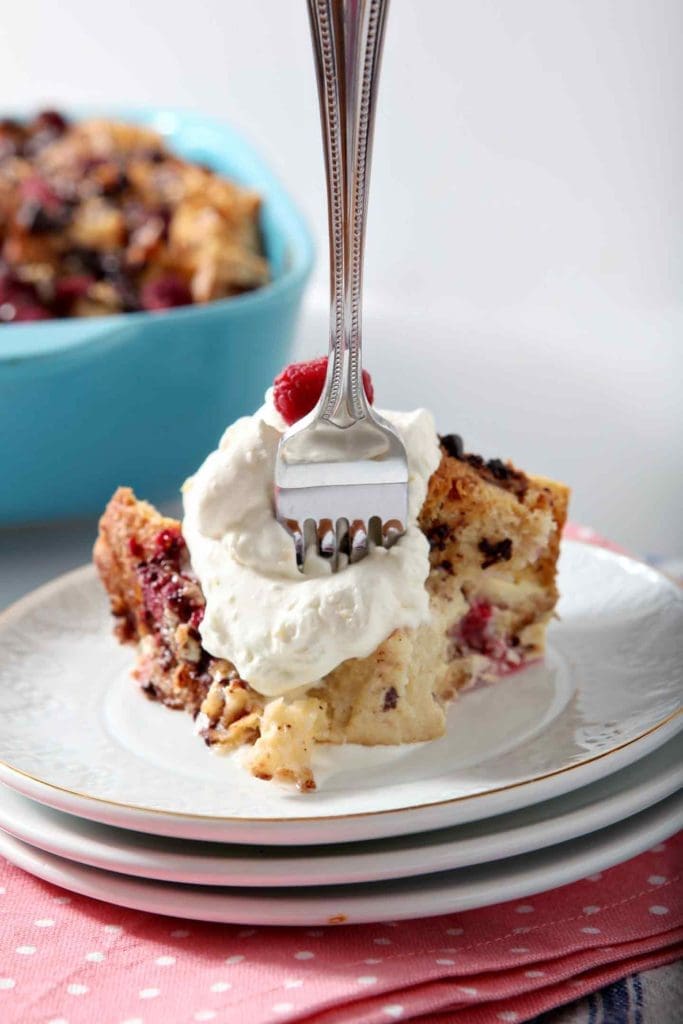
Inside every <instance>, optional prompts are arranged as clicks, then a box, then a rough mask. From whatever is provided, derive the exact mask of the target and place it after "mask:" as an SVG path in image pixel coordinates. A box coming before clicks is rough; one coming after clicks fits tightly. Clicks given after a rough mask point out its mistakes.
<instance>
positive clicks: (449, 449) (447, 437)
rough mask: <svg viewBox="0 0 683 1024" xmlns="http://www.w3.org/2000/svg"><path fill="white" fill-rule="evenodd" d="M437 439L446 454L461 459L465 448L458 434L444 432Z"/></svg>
mask: <svg viewBox="0 0 683 1024" xmlns="http://www.w3.org/2000/svg"><path fill="white" fill-rule="evenodd" d="M439 440H440V442H441V447H442V448H443V450H444V451H445V453H446V455H450V457H451V458H452V459H462V457H463V454H464V451H465V449H464V447H463V443H462V438H461V437H460V434H444V435H443V436H442V437H440V438H439Z"/></svg>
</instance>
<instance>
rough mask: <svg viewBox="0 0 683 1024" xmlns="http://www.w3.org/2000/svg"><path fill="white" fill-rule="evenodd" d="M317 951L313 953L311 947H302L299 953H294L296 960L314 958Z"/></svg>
mask: <svg viewBox="0 0 683 1024" xmlns="http://www.w3.org/2000/svg"><path fill="white" fill-rule="evenodd" d="M314 956H315V953H311V951H310V949H300V950H299V952H298V953H295V954H294V959H295V960H312V959H313V957H314Z"/></svg>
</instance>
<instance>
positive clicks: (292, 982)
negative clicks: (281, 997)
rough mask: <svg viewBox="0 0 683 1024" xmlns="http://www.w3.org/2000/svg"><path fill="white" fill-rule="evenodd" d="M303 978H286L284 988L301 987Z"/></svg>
mask: <svg viewBox="0 0 683 1024" xmlns="http://www.w3.org/2000/svg"><path fill="white" fill-rule="evenodd" d="M302 985H303V980H302V979H301V978H287V979H286V980H285V983H284V986H283V987H284V988H301V986H302Z"/></svg>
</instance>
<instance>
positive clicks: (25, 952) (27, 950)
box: [15, 946, 36, 956]
mask: <svg viewBox="0 0 683 1024" xmlns="http://www.w3.org/2000/svg"><path fill="white" fill-rule="evenodd" d="M35 951H36V947H35V946H17V948H16V951H15V952H17V953H19V954H20V956H33V954H34V953H35Z"/></svg>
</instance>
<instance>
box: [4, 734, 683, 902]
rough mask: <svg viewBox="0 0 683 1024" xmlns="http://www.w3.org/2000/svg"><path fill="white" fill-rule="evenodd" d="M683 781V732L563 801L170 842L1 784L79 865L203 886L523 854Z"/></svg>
mask: <svg viewBox="0 0 683 1024" xmlns="http://www.w3.org/2000/svg"><path fill="white" fill-rule="evenodd" d="M682 787H683V761H682V760H681V756H680V748H679V746H678V741H677V740H676V739H673V740H670V741H669V742H668V743H667V744H665V745H664V746H663V747H661V748H660V749H659V750H656V751H655V752H654V753H652V754H649V755H648V756H647V757H644V758H642V759H641V760H640V761H638V762H637V763H636V764H633V765H631V766H630V767H628V768H624V769H623V770H622V771H620V772H616V773H615V774H613V775H610V776H608V777H607V778H605V779H601V780H600V781H598V782H594V783H593V784H592V785H590V786H583V787H581V788H580V789H577V790H575V791H574V792H572V793H567V794H565V795H564V796H561V797H557V798H556V799H555V800H550V801H546V802H545V803H541V804H536V805H534V806H533V807H527V808H522V809H520V810H519V811H513V812H512V813H510V814H505V815H497V816H496V817H493V818H486V819H485V820H484V821H480V822H474V823H471V824H466V825H456V826H454V827H452V828H450V829H440V830H438V831H435V832H422V833H419V834H417V835H415V836H407V837H402V838H398V839H382V840H374V841H370V842H364V843H352V844H347V845H326V846H313V847H311V846H309V847H296V848H293V847H274V846H271V847H267V848H264V847H259V846H242V845H241V846H236V845H232V846H230V845H227V844H219V843H196V842H192V841H190V840H182V839H164V838H161V837H158V836H150V835H145V834H144V833H142V832H130V831H126V830H125V829H118V828H112V827H111V826H108V825H100V824H98V823H96V822H91V821H87V820H85V819H84V818H76V817H74V816H72V815H70V814H64V813H62V812H61V811H55V810H53V809H52V808H49V807H44V806H43V805H42V804H39V803H36V802H35V801H33V800H29V799H27V798H26V797H23V796H20V795H19V794H18V793H14V792H13V791H12V790H10V789H7V788H6V787H5V786H0V827H1V828H3V829H4V830H5V831H6V832H10V833H11V834H12V835H13V836H15V837H16V838H17V839H21V840H23V841H24V842H27V843H30V844H31V845H32V846H37V847H38V848H39V849H41V850H45V851H47V852H48V853H53V854H56V855H58V856H61V857H66V858H67V859H68V860H74V861H77V862H78V863H80V864H88V865H90V866H92V867H97V868H104V869H108V870H111V871H117V872H120V873H121V874H125V875H134V876H137V877H142V878H154V879H157V880H159V881H167V882H184V883H189V884H200V885H236V886H247V887H251V886H258V887H261V886H283V885H289V886H320V885H339V884H349V883H358V882H373V881H379V880H384V879H390V878H407V877H410V876H414V875H425V874H429V873H431V872H437V871H444V870H448V869H452V868H460V867H465V866H468V865H470V864H480V863H485V862H490V861H494V860H500V859H503V858H506V857H513V856H518V855H519V854H522V853H527V852H529V851H533V850H539V849H542V848H543V847H546V846H551V845H556V844H557V843H561V842H565V841H567V840H569V839H574V838H576V837H578V836H581V835H585V834H587V833H589V832H593V831H596V830H599V829H601V828H605V827H606V826H608V825H612V824H613V823H615V822H618V821H623V820H624V819H625V818H627V817H629V816H631V815H633V814H637V813H638V812H640V811H642V810H644V809H645V808H647V807H651V806H652V805H653V804H655V803H657V802H658V801H660V800H663V799H665V798H666V797H668V796H670V795H671V794H672V793H675V792H677V790H679V789H681V788H682Z"/></svg>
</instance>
